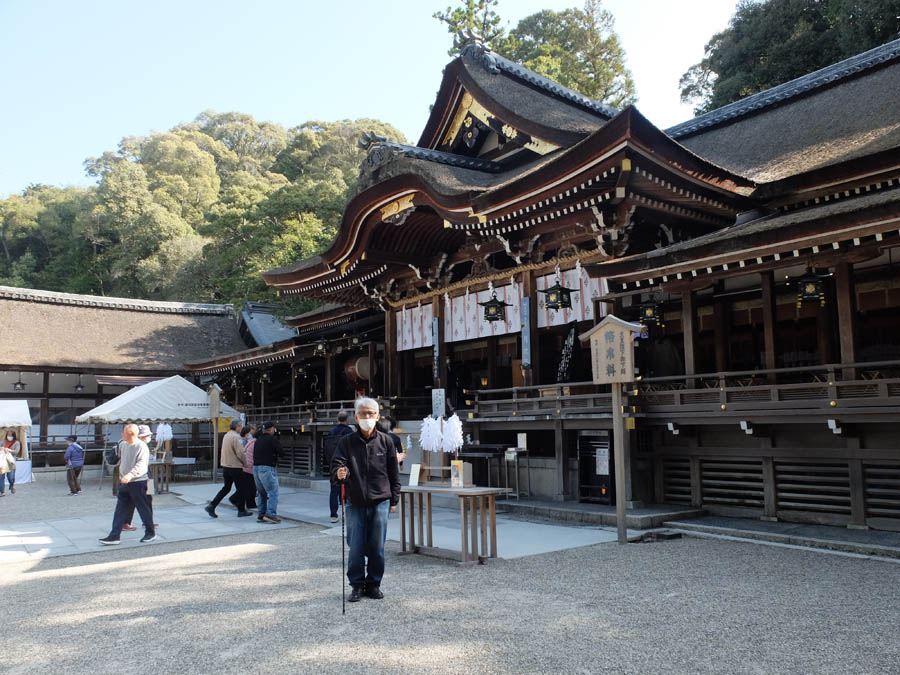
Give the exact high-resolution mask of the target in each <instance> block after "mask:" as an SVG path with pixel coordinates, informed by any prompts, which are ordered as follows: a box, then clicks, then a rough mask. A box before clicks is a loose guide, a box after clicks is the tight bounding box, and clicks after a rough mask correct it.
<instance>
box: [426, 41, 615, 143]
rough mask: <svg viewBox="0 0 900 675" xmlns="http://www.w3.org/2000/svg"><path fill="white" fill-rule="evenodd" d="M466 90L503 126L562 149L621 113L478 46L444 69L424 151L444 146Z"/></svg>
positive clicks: (469, 47) (468, 50) (473, 44)
mask: <svg viewBox="0 0 900 675" xmlns="http://www.w3.org/2000/svg"><path fill="white" fill-rule="evenodd" d="M462 90H464V91H467V92H468V93H469V94H470V95H472V96H473V97H474V98H475V99H476V100H477V101H478V103H479V104H480V105H482V106H483V107H484V108H486V109H487V110H488V111H489V112H491V113H492V114H493V115H494V116H495V117H497V118H499V119H500V120H502V121H503V122H505V123H507V124H510V125H512V126H513V127H515V128H516V129H518V130H519V131H523V132H525V133H527V134H530V135H531V136H533V137H535V138H539V139H542V140H544V141H548V142H551V143H554V144H555V145H558V146H562V147H567V146H569V145H572V144H574V143H576V142H578V141H579V140H580V139H582V138H584V137H585V136H587V135H588V134H590V133H592V132H594V131H596V130H597V129H599V128H600V127H601V126H603V125H604V124H605V123H606V122H607V121H608V120H610V119H612V118H613V117H614V116H615V115H616V114H617V113H618V111H617V110H615V109H613V108H610V107H609V106H606V105H603V104H602V103H600V102H598V101H595V100H593V99H591V98H588V97H587V96H583V95H582V94H579V93H578V92H576V91H574V90H572V89H569V88H568V87H564V86H562V85H561V84H557V83H556V82H553V81H552V80H549V79H547V78H546V77H543V76H541V75H538V74H537V73H535V72H533V71H531V70H528V69H527V68H525V67H524V66H521V65H519V64H517V63H513V62H512V61H510V60H508V59H505V58H503V57H502V56H499V55H497V54H494V53H493V52H491V51H490V50H488V49H487V48H485V47H484V46H483V45H481V44H480V43H477V42H475V43H470V44H469V45H467V46H466V47H464V48H463V51H462V53H461V54H460V56H458V57H457V58H456V59H454V60H453V61H451V62H450V64H449V65H448V66H447V67H446V68H445V69H444V78H443V80H442V82H441V88H440V90H439V91H438V96H437V99H436V100H435V103H434V106H433V107H432V112H431V115H430V116H429V118H428V122H427V123H426V124H425V129H424V131H423V132H422V136H421V137H420V138H419V142H418V145H419V146H420V147H423V148H432V149H437V148H440V147H441V146H442V140H443V138H444V133H445V130H446V128H447V127H448V126H449V124H450V120H451V119H452V118H453V114H454V112H455V109H456V107H457V105H458V103H459V97H460V92H461V91H462Z"/></svg>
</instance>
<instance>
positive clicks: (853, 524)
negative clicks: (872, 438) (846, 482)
mask: <svg viewBox="0 0 900 675" xmlns="http://www.w3.org/2000/svg"><path fill="white" fill-rule="evenodd" d="M859 447H860V442H859V437H855V438H854V437H849V438H847V450H849V451H850V453H851V455H855V456H851V458H850V461H849V466H848V467H847V468H848V469H849V478H850V522H849V523H847V527H849V528H851V529H855V530H867V529H869V528H868V526H867V525H866V486H865V477H864V474H863V466H862V460H861V459H858V457H859Z"/></svg>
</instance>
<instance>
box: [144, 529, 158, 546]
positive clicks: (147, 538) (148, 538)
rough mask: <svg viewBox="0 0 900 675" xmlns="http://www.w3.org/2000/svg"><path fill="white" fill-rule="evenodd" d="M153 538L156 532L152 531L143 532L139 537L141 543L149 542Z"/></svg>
mask: <svg viewBox="0 0 900 675" xmlns="http://www.w3.org/2000/svg"><path fill="white" fill-rule="evenodd" d="M154 539H156V533H155V532H154V533H153V534H145V535H144V536H143V537H141V543H142V544H149V543H150V542H151V541H153V540H154Z"/></svg>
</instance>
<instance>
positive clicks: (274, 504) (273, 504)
mask: <svg viewBox="0 0 900 675" xmlns="http://www.w3.org/2000/svg"><path fill="white" fill-rule="evenodd" d="M277 431H278V429H276V428H275V423H274V422H263V430H262V433H261V434H260V435H259V438H257V439H256V443H254V445H253V480H254V481H255V482H256V493H257V497H258V500H257V501H258V502H259V504H258V506H259V511H257V514H256V515H257V518H256V522H258V523H280V522H281V518H279V517H278V513H277V512H278V468H277V467H278V457H279V456H281V455H283V454H284V450H282V448H281V443H280V442H279V440H278V438H277V437H276V436H275V433H276V432H277Z"/></svg>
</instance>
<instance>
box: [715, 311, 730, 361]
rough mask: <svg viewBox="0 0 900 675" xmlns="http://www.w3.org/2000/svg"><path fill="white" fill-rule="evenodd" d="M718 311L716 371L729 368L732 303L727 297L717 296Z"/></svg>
mask: <svg viewBox="0 0 900 675" xmlns="http://www.w3.org/2000/svg"><path fill="white" fill-rule="evenodd" d="M715 313H716V371H718V372H720V373H724V372H726V371H727V370H728V333H729V329H730V327H731V304H730V303H729V302H728V300H727V298H717V299H716V304H715Z"/></svg>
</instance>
